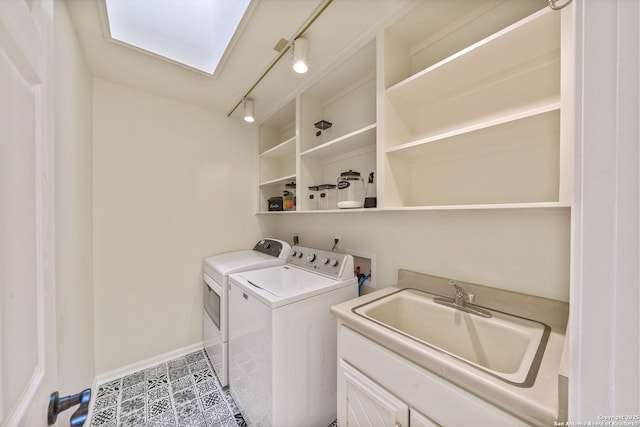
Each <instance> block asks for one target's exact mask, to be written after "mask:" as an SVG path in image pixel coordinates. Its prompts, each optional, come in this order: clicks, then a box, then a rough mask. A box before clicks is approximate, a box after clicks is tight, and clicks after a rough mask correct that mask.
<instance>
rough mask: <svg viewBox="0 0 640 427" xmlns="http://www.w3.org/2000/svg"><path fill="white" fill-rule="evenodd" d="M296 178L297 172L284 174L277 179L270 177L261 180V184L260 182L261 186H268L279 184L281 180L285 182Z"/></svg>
mask: <svg viewBox="0 0 640 427" xmlns="http://www.w3.org/2000/svg"><path fill="white" fill-rule="evenodd" d="M291 179H293V180H295V179H296V174H295V173H294V174H292V175H287V176H282V177H279V178H275V179H270V180H269V181H264V182H261V183H260V184H258V185H259V186H260V187H266V186H268V185H273V184H278V183H280V182H285V181H289V180H291Z"/></svg>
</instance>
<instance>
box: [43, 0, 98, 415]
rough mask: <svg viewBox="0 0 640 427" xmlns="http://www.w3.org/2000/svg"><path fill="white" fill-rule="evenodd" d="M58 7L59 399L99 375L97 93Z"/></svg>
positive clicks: (61, 6)
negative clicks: (96, 349)
mask: <svg viewBox="0 0 640 427" xmlns="http://www.w3.org/2000/svg"><path fill="white" fill-rule="evenodd" d="M53 4H54V31H55V32H54V67H55V69H54V74H55V76H54V86H55V88H54V90H55V97H54V103H55V104H54V111H55V117H54V118H55V124H54V132H55V133H54V138H55V148H54V150H55V158H54V161H55V177H54V179H55V235H56V239H55V241H56V262H55V270H56V311H57V319H56V321H57V322H56V328H57V352H58V357H57V360H58V385H59V391H60V394H61V395H62V396H65V395H68V394H75V393H78V392H80V391H82V390H84V389H85V388H89V387H91V385H92V382H93V377H94V375H95V366H94V354H95V353H94V340H93V333H94V331H93V230H92V228H93V218H92V216H93V209H92V195H91V194H92V142H91V139H92V118H91V108H92V105H91V103H92V99H91V93H92V90H93V88H92V79H91V72H90V70H89V68H88V67H87V65H86V63H85V61H84V57H83V54H82V50H81V48H80V45H79V43H78V39H77V36H76V33H75V30H74V27H73V24H72V23H71V20H70V18H69V15H68V13H67V8H66V5H65V2H61V1H55V2H53ZM52 391H53V390H52ZM71 412H72V411H69V413H67V414H62V415H61V416H60V417H59V418H58V420H59V422H58V424H59V425H63V424H64V423H65V422H66V423H67V424H68V418H69V416H70V414H71ZM65 420H67V421H65Z"/></svg>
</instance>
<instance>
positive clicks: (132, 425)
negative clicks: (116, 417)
mask: <svg viewBox="0 0 640 427" xmlns="http://www.w3.org/2000/svg"><path fill="white" fill-rule="evenodd" d="M145 424H146V422H145V417H144V409H140V410H138V411H135V412H131V413H129V414H126V415H124V414H123V415H122V416H121V417H120V423H119V424H118V426H120V427H140V426H143V425H145Z"/></svg>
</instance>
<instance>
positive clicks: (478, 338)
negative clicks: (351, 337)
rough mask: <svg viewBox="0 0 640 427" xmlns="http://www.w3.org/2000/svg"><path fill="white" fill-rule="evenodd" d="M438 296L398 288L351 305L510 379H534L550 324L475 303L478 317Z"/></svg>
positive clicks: (429, 344)
mask: <svg viewBox="0 0 640 427" xmlns="http://www.w3.org/2000/svg"><path fill="white" fill-rule="evenodd" d="M437 300H442V297H440V296H437V295H433V294H430V293H427V292H424V291H420V290H417V289H402V290H400V291H398V292H395V293H393V294H389V295H386V296H384V297H381V298H379V299H377V300H373V301H371V302H369V303H367V304H363V305H361V306H358V307H356V308H354V309H353V311H354V313H356V314H357V315H359V316H362V317H364V318H365V319H368V320H370V321H372V322H375V323H376V324H378V325H380V326H383V327H385V328H387V329H390V330H392V331H394V332H395V333H398V334H400V335H402V336H404V337H406V338H409V339H411V340H414V341H416V342H418V343H420V344H422V345H424V346H425V347H428V348H431V349H433V350H436V351H439V352H441V353H445V354H448V355H450V356H452V357H454V358H456V359H458V360H460V361H462V362H464V363H466V364H468V365H471V366H473V367H475V368H477V369H480V370H482V371H484V372H486V373H488V374H489V375H492V376H494V377H497V378H499V379H501V380H503V381H506V382H508V383H510V384H513V385H517V386H520V387H531V386H532V385H533V382H534V381H535V377H536V375H537V372H538V368H539V366H540V362H541V360H542V356H543V354H544V350H545V346H546V343H547V340H548V338H549V334H550V331H551V328H550V327H549V326H547V325H545V324H544V323H540V322H538V321H534V320H530V319H525V318H522V317H518V316H515V315H511V314H507V313H502V312H499V311H495V310H486V309H484V310H482V309H480V310H481V311H482V312H484V313H487V314H490V316H491V317H483V316H480V315H477V314H473V313H469V312H465V311H462V310H460V309H459V308H456V307H455V306H452V305H449V306H447V305H443V304H440V303H438V302H436V301H437ZM470 307H473V306H470ZM425 350H426V349H425Z"/></svg>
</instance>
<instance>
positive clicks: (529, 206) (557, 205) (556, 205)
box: [382, 202, 571, 211]
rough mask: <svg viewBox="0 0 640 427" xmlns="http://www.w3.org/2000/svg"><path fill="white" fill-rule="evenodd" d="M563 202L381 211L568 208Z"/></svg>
mask: <svg viewBox="0 0 640 427" xmlns="http://www.w3.org/2000/svg"><path fill="white" fill-rule="evenodd" d="M569 208H571V204H570V203H565V202H521V203H487V204H474V205H431V206H397V207H384V208H382V210H383V211H452V210H456V211H460V210H505V209H563V210H564V209H569Z"/></svg>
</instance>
